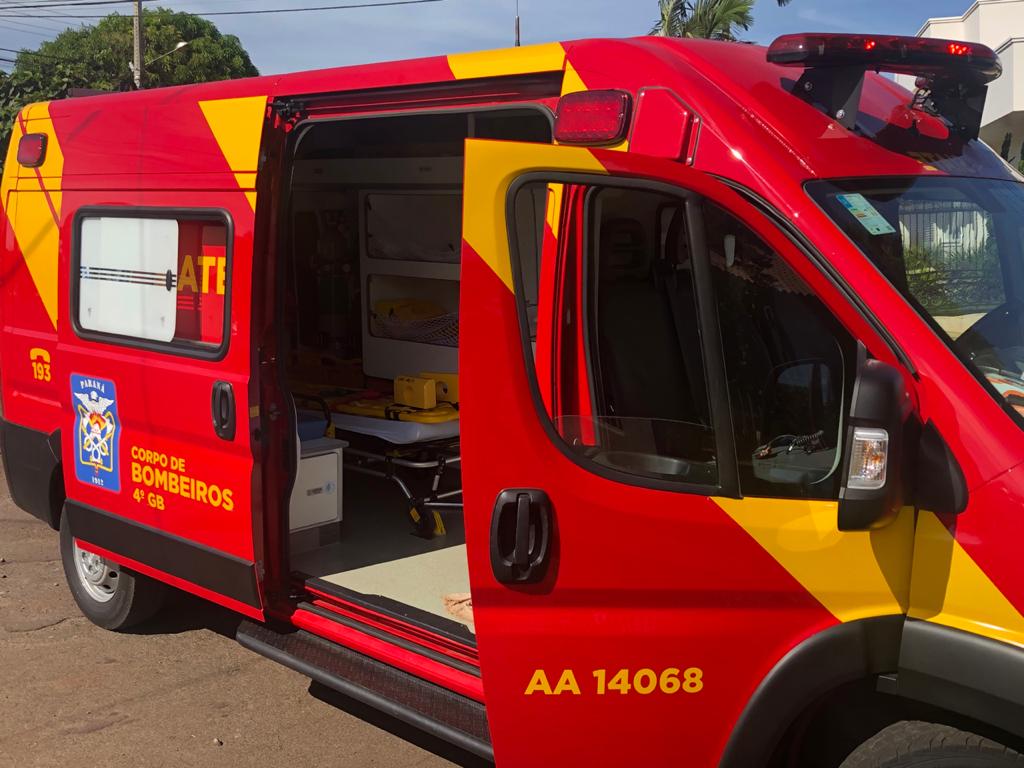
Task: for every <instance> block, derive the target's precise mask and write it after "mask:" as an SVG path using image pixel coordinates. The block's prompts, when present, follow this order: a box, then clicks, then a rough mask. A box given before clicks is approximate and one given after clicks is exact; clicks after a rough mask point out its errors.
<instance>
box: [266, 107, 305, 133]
mask: <svg viewBox="0 0 1024 768" xmlns="http://www.w3.org/2000/svg"><path fill="white" fill-rule="evenodd" d="M306 114H307V111H306V103H305V102H304V101H299V100H298V99H274V100H273V101H272V102H270V114H268V115H267V116H268V117H271V118H272V119H273V121H274V127H275V128H280V129H281V130H283V131H284V132H285V133H288V132H289V131H291V129H292V128H294V127H295V125H296V124H297V123H298V122H299V121H300V120H304V119H305V118H306Z"/></svg>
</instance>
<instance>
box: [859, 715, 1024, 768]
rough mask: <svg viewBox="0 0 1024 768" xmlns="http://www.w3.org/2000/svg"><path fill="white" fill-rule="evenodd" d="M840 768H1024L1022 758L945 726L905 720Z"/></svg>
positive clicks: (878, 735) (867, 743) (861, 748)
mask: <svg viewBox="0 0 1024 768" xmlns="http://www.w3.org/2000/svg"><path fill="white" fill-rule="evenodd" d="M839 768H1024V755H1021V754H1019V753H1018V752H1014V751H1013V750H1012V749H1010V748H1008V747H1004V746H1003V745H1002V744H997V743H996V742H994V741H990V740H989V739H986V738H983V737H981V736H978V735H976V734H973V733H968V732H967V731H959V730H957V729H956V728H951V727H950V726H948V725H937V724H935V723H923V722H919V721H910V720H904V721H902V722H899V723H895V724H894V725H890V726H889V727H888V728H885V729H883V730H881V731H879V732H878V733H876V734H875V735H874V736H872V737H871V738H870V739H868V740H867V741H865V742H864V743H863V744H861V745H860V746H859V747H857V749H855V750H854V751H853V753H852V754H851V755H850V756H849V757H848V758H846V760H844V761H843V764H842V765H841V766H840V767H839Z"/></svg>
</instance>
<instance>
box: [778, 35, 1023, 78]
mask: <svg viewBox="0 0 1024 768" xmlns="http://www.w3.org/2000/svg"><path fill="white" fill-rule="evenodd" d="M768 61H770V62H772V63H773V64H781V65H783V66H788V67H846V66H858V67H864V68H865V69H873V70H874V71H876V72H893V73H895V74H900V75H918V76H920V77H938V78H946V77H959V78H968V79H971V80H974V81H975V82H978V83H990V82H992V81H993V80H995V79H996V78H997V77H999V76H1000V75H1001V74H1002V73H1003V67H1002V65H1001V64H1000V63H999V57H998V56H996V54H995V52H994V51H993V50H992V49H991V48H989V47H987V46H984V45H979V44H977V43H964V42H960V41H958V40H932V39H928V38H924V37H896V36H889V35H838V34H810V35H808V34H801V35H783V36H782V37H780V38H778V39H777V40H776V41H775V42H774V43H772V44H771V47H770V48H769V49H768Z"/></svg>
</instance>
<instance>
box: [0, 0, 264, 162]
mask: <svg viewBox="0 0 1024 768" xmlns="http://www.w3.org/2000/svg"><path fill="white" fill-rule="evenodd" d="M143 26H144V29H145V36H146V60H147V61H153V63H152V64H151V65H147V66H146V69H145V72H146V76H145V80H144V81H143V86H144V87H146V88H156V87H159V86H163V85H184V84H187V83H202V82H208V81H211V80H227V79H229V78H235V77H251V76H254V75H258V74H259V72H258V71H257V70H256V67H255V66H253V63H252V61H251V60H250V59H249V54H248V53H246V51H245V49H244V48H243V47H242V44H241V42H239V40H238V38H237V37H235V36H234V35H222V34H221V33H220V31H219V30H218V29H217V27H216V26H215V25H214V24H213V22H211V21H208V20H206V19H204V18H201V17H199V16H194V15H192V14H190V13H178V12H175V11H171V10H168V9H166V8H156V9H153V10H148V9H147V10H145V11H143ZM181 41H185V42H187V43H188V46H187V47H185V48H182V49H181V50H180V51H176V52H174V53H172V54H170V55H169V56H163V57H162V58H159V59H157V58H156V57H158V56H160V55H161V54H163V53H166V52H167V51H171V50H173V49H174V47H175V46H176V45H177V44H178V43H179V42H181ZM131 60H132V17H131V16H122V15H120V14H116V13H115V14H112V15H110V16H107V17H106V18H105V19H103V20H101V21H100V22H99V23H98V24H96V25H95V26H88V27H81V28H79V29H68V30H65V31H64V32H62V33H61V34H59V35H57V37H56V38H54V39H53V40H51V41H48V42H44V43H43V44H42V45H40V46H39V48H38V49H37V50H35V51H27V50H24V51H22V52H21V53H20V54H18V57H17V60H16V62H15V65H14V69H13V71H12V72H11V74H10V75H8V76H4V77H3V78H0V169H2V167H3V161H4V158H5V157H6V152H7V143H8V141H9V140H10V131H11V125H12V123H13V121H14V118H15V116H16V115H17V114H18V111H19V110H20V109H21V108H22V107H23V106H25V105H26V104H30V103H32V102H34V101H47V100H50V99H60V98H63V97H65V96H67V95H68V91H69V90H70V89H72V88H95V89H100V90H104V91H122V90H129V89H130V88H133V87H134V86H133V82H132V71H131V68H130V66H129V62H131Z"/></svg>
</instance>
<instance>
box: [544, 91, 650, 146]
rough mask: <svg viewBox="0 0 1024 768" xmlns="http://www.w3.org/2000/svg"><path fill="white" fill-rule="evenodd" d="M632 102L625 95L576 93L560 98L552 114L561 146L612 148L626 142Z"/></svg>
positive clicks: (607, 92)
mask: <svg viewBox="0 0 1024 768" xmlns="http://www.w3.org/2000/svg"><path fill="white" fill-rule="evenodd" d="M631 108H632V99H631V98H630V95H629V94H628V93H627V92H625V91H579V92H578V93H569V94H566V95H565V96H563V97H562V98H561V99H560V100H559V102H558V111H557V113H556V114H555V141H557V142H559V143H560V144H615V143H617V142H619V141H622V140H623V139H625V138H626V133H627V132H628V130H629V115H630V111H631Z"/></svg>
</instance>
